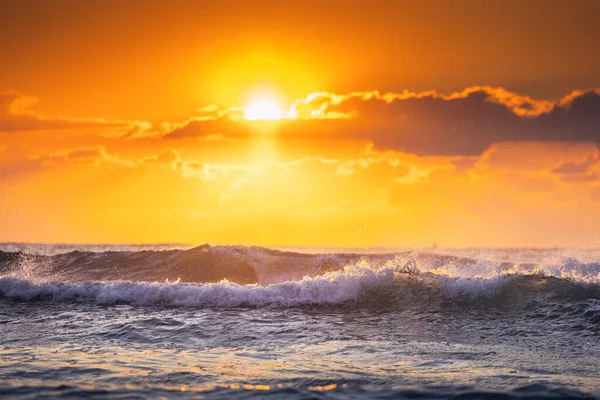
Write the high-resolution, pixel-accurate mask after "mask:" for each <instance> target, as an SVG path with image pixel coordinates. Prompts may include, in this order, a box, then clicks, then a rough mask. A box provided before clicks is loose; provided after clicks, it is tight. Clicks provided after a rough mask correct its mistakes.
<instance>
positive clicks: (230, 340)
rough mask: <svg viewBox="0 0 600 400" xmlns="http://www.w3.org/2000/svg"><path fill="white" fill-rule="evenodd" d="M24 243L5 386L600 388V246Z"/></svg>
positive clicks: (28, 393)
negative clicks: (408, 248) (175, 247)
mask: <svg viewBox="0 0 600 400" xmlns="http://www.w3.org/2000/svg"><path fill="white" fill-rule="evenodd" d="M13 247H14V246H13ZM13 247H11V248H9V247H8V246H7V245H6V246H4V248H2V247H0V250H2V249H4V250H6V252H3V253H0V275H2V278H0V341H1V347H0V396H1V397H11V398H56V397H71V398H79V397H92V398H94V397H97V398H119V397H122V398H139V397H144V398H160V397H175V396H177V397H193V398H197V397H209V398H210V397H217V398H246V397H257V396H258V397H261V398H262V397H272V398H290V397H296V398H369V399H370V398H417V397H421V398H457V399H469V398H499V399H504V398H522V399H530V398H531V399H532V398H540V399H542V398H598V396H599V395H600V263H598V261H599V260H600V253H597V252H593V251H587V252H579V253H577V254H573V251H571V252H570V253H569V252H567V251H560V250H552V251H542V250H520V251H517V250H511V251H506V250H503V251H499V250H495V251H477V252H475V251H471V252H470V253H469V252H462V253H461V252H458V251H443V250H436V253H437V254H431V253H425V252H396V253H394V254H378V253H374V254H368V255H364V254H355V253H345V254H330V253H328V254H325V253H318V254H306V253H303V254H297V253H292V252H278V251H272V250H267V249H260V248H244V247H235V248H229V247H208V246H203V247H200V248H195V249H189V250H185V251H183V250H181V251H167V250H164V251H144V250H143V249H139V248H136V249H131V248H123V249H120V250H121V251H119V252H114V251H110V252H107V251H106V249H104V248H91V249H90V248H88V249H86V250H94V251H77V252H71V253H67V254H65V253H60V251H64V249H62V248H51V247H50V248H45V249H43V250H44V251H42V253H46V255H32V253H34V252H35V251H37V252H40V251H39V249H32V248H25V249H24V250H29V251H28V252H26V253H15V252H14V250H15V249H14V248H13ZM9 250H10V252H9ZM16 250H19V249H16ZM70 250H72V249H68V251H70ZM57 253H60V254H57ZM567 253H569V254H567ZM178 278H179V280H178ZM167 279H168V281H167ZM224 279H227V280H224Z"/></svg>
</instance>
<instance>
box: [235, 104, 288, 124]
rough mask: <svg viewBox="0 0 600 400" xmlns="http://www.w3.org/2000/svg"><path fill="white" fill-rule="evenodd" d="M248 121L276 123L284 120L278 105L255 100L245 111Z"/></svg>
mask: <svg viewBox="0 0 600 400" xmlns="http://www.w3.org/2000/svg"><path fill="white" fill-rule="evenodd" d="M244 117H245V118H246V119H247V120H251V121H255V120H269V121H274V120H277V119H281V118H283V114H282V113H281V108H280V107H279V105H278V104H277V103H275V102H274V101H272V100H268V99H259V100H255V101H253V102H252V103H250V105H249V106H248V108H246V110H245V111H244Z"/></svg>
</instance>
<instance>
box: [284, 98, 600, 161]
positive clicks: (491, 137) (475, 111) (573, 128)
mask: <svg viewBox="0 0 600 400" xmlns="http://www.w3.org/2000/svg"><path fill="white" fill-rule="evenodd" d="M327 97H329V101H325V100H324V99H325V98H327ZM313 101H314V102H315V104H314V106H313V104H312V103H313ZM295 107H296V110H298V113H297V115H298V116H300V117H303V118H305V120H304V121H319V122H320V125H322V126H321V128H320V129H319V128H316V127H314V126H313V127H310V128H312V129H314V133H315V135H316V136H320V135H330V136H343V137H347V138H361V139H365V140H370V141H372V142H373V143H374V144H375V147H376V148H379V149H382V150H383V149H392V150H399V151H404V152H412V153H416V154H420V155H478V154H481V153H482V152H483V151H484V150H485V149H486V148H488V147H489V146H490V145H491V144H493V143H499V142H507V141H518V142H523V141H569V142H593V143H600V92H598V91H595V90H589V91H585V92H574V93H573V94H571V95H569V96H567V97H565V98H564V99H562V100H560V101H558V102H550V101H536V100H533V99H531V98H529V97H527V96H520V95H517V94H514V93H511V92H508V91H506V90H504V89H497V88H487V87H484V88H471V89H467V90H465V91H463V92H461V93H456V94H453V95H449V96H444V95H438V94H436V93H435V92H428V93H422V94H417V93H399V94H380V93H379V92H361V93H355V94H350V95H348V96H336V95H328V96H327V95H326V94H318V95H314V96H313V97H310V98H308V99H307V100H305V101H303V102H298V103H297V104H296V105H295ZM315 116H318V117H320V118H322V119H321V120H314V119H309V118H314V117H315ZM328 116H330V117H331V119H328ZM343 116H346V117H347V118H346V119H344V118H342V117H343ZM290 125H291V129H288V130H289V131H290V132H289V133H292V134H293V133H298V134H300V135H307V134H308V133H309V132H304V133H302V132H298V131H299V130H301V129H299V127H298V126H294V124H290ZM299 125H302V124H299ZM305 125H306V123H305ZM313 125H315V123H314V122H313ZM305 128H309V127H305Z"/></svg>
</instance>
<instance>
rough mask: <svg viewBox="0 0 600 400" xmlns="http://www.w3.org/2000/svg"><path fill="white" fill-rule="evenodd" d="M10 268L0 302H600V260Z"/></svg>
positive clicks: (391, 258) (141, 256)
mask: <svg viewBox="0 0 600 400" xmlns="http://www.w3.org/2000/svg"><path fill="white" fill-rule="evenodd" d="M0 268H1V269H0V271H3V272H4V275H3V276H2V277H1V278H0V296H1V297H5V298H10V299H13V300H50V301H62V302H69V301H86V302H95V303H99V304H122V303H125V304H134V305H165V306H193V307H238V306H253V307H255V306H267V305H275V306H302V305H341V304H354V305H356V304H358V305H368V306H388V305H389V304H395V305H401V304H405V303H411V304H434V303H435V304H444V303H448V302H450V303H461V304H462V303H468V302H472V303H475V304H483V303H482V302H486V304H491V303H493V304H494V305H496V306H507V307H508V306H510V307H525V306H527V304H530V303H531V302H532V301H538V302H543V303H544V304H545V303H547V302H548V301H570V302H582V303H585V306H584V308H586V309H587V308H588V307H592V308H593V307H595V304H596V303H595V302H596V301H597V300H600V263H580V262H578V261H577V260H574V259H565V260H562V262H561V263H559V264H556V265H546V266H544V265H539V264H533V263H528V264H518V263H517V264H513V263H509V262H490V261H486V262H483V261H481V260H476V259H470V258H464V257H455V256H448V255H436V254H427V253H414V252H405V253H394V254H368V255H365V254H351V253H338V254H303V253H294V252H283V251H277V250H270V249H264V248H253V247H243V246H236V247H222V246H221V247H210V246H207V245H205V246H200V247H197V248H193V249H190V250H168V251H137V252H113V251H109V252H100V253H97V252H80V251H74V252H70V253H66V254H59V255H55V256H38V255H28V254H23V253H0ZM181 275H184V277H185V279H183V278H181ZM192 278H195V279H197V281H192ZM159 279H160V281H159ZM170 279H174V281H171V280H170ZM588 303H589V304H591V305H589V304H588Z"/></svg>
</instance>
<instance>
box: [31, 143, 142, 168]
mask: <svg viewBox="0 0 600 400" xmlns="http://www.w3.org/2000/svg"><path fill="white" fill-rule="evenodd" d="M29 160H32V161H36V162H38V163H39V164H40V165H42V166H56V165H58V164H92V165H95V166H98V165H100V164H101V163H107V164H117V165H122V166H125V167H130V168H132V167H135V166H136V165H137V164H138V163H136V162H134V161H129V160H124V159H122V158H121V157H120V156H119V155H118V154H114V153H109V152H108V151H107V150H106V148H105V147H104V146H83V147H79V148H75V149H68V150H62V151H58V152H55V153H50V154H36V155H33V156H31V157H30V158H29Z"/></svg>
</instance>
